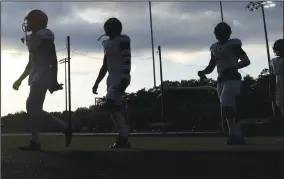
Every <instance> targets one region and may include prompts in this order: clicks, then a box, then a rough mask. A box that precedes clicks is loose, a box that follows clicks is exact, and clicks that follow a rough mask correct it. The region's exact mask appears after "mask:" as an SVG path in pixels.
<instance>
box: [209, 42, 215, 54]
mask: <svg viewBox="0 0 284 179" xmlns="http://www.w3.org/2000/svg"><path fill="white" fill-rule="evenodd" d="M214 47H215V43H214V44H212V45H211V46H210V48H209V49H210V52H211V54H212V55H215V52H214Z"/></svg>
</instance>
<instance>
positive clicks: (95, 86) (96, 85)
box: [93, 84, 99, 94]
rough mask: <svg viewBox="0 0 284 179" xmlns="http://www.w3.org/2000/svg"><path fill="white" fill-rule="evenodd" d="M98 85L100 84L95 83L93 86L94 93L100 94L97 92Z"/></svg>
mask: <svg viewBox="0 0 284 179" xmlns="http://www.w3.org/2000/svg"><path fill="white" fill-rule="evenodd" d="M98 87H99V85H98V84H94V86H93V93H94V94H98V92H97V90H98Z"/></svg>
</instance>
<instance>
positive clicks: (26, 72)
mask: <svg viewBox="0 0 284 179" xmlns="http://www.w3.org/2000/svg"><path fill="white" fill-rule="evenodd" d="M30 73H31V54H29V62H28V64H27V65H26V68H25V70H24V72H23V73H22V74H21V76H20V77H19V79H18V80H17V81H20V82H21V81H23V80H24V79H25V78H26V77H27V76H29V74H30Z"/></svg>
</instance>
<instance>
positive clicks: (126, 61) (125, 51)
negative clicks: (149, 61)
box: [120, 38, 131, 75]
mask: <svg viewBox="0 0 284 179" xmlns="http://www.w3.org/2000/svg"><path fill="white" fill-rule="evenodd" d="M120 50H121V52H122V61H123V73H124V74H126V75H129V74H130V70H131V48H130V39H129V38H126V39H123V40H122V41H121V42H120Z"/></svg>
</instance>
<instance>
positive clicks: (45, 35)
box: [36, 29, 55, 39]
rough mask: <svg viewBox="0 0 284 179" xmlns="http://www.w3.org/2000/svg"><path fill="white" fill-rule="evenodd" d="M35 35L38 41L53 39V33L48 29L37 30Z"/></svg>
mask: <svg viewBox="0 0 284 179" xmlns="http://www.w3.org/2000/svg"><path fill="white" fill-rule="evenodd" d="M36 35H37V36H38V37H39V38H40V39H54V38H55V37H54V33H53V32H52V31H51V30H49V29H41V30H39V31H38V32H37V33H36Z"/></svg>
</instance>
